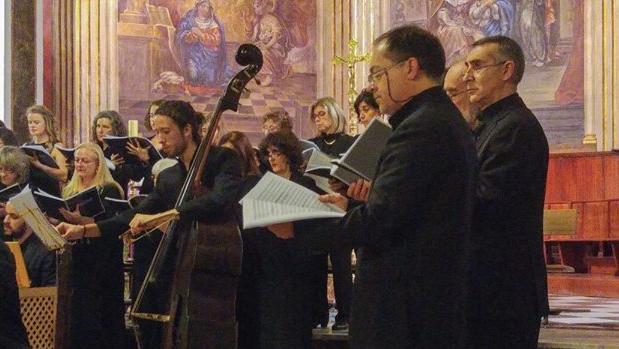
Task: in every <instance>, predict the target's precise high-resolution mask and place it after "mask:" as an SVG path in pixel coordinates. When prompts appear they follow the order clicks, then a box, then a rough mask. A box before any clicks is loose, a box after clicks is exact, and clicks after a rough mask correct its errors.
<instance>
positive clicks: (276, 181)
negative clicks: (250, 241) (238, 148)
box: [240, 172, 345, 229]
mask: <svg viewBox="0 0 619 349" xmlns="http://www.w3.org/2000/svg"><path fill="white" fill-rule="evenodd" d="M240 203H241V205H243V228H244V229H249V228H255V227H264V226H268V225H272V224H276V223H283V222H293V221H298V220H303V219H315V218H337V217H343V216H344V214H345V212H344V211H342V210H340V209H338V208H337V207H334V206H331V205H327V204H323V203H321V202H320V201H318V194H317V193H315V192H313V191H311V190H309V189H307V188H305V187H303V186H301V185H299V184H296V183H294V182H291V181H289V180H287V179H285V178H282V177H280V176H277V175H275V174H273V173H271V172H267V173H266V174H265V175H264V176H263V177H262V179H261V180H260V181H259V182H258V184H256V186H255V187H254V188H253V189H252V190H250V191H249V193H247V195H245V197H243V199H241V201H240Z"/></svg>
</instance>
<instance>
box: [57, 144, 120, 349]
mask: <svg viewBox="0 0 619 349" xmlns="http://www.w3.org/2000/svg"><path fill="white" fill-rule="evenodd" d="M74 161H75V172H74V173H73V177H72V178H71V180H70V181H69V183H67V185H66V186H65V188H64V189H63V191H62V196H63V197H69V196H71V195H74V194H76V193H78V192H80V191H83V190H85V189H88V188H90V187H93V186H94V187H96V188H97V189H98V190H99V196H100V197H101V200H102V202H103V207H104V208H105V213H103V214H101V215H99V216H97V217H94V218H93V217H84V216H82V215H80V213H79V210H76V211H74V212H70V211H67V210H62V211H61V213H62V215H63V216H64V217H65V219H66V220H67V222H70V223H73V224H87V223H92V222H95V221H98V220H100V219H105V218H109V217H112V216H113V215H114V214H115V213H116V212H112V210H113V209H112V207H113V206H112V205H107V204H106V200H105V199H104V198H105V197H110V198H116V199H121V198H123V191H122V188H121V187H120V185H119V184H118V183H117V182H115V181H114V179H113V178H112V174H111V173H110V171H109V169H108V168H107V166H106V164H105V158H104V156H103V151H102V150H101V148H100V147H99V146H98V145H97V144H95V143H84V144H81V145H79V146H78V147H77V148H76V149H75V160H74ZM121 233H122V232H118V234H107V235H105V236H102V237H101V238H98V239H83V241H81V242H80V243H78V244H77V245H76V246H75V247H74V248H73V260H72V262H73V263H72V273H73V278H72V282H73V285H72V286H73V299H72V302H73V303H72V312H71V341H72V343H73V344H74V345H75V347H78V348H122V347H123V340H122V338H123V333H124V317H123V314H124V304H123V271H122V268H123V260H122V242H121V241H120V240H119V239H118V238H116V236H115V235H120V234H121Z"/></svg>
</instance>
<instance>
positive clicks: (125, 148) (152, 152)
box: [103, 136, 163, 164]
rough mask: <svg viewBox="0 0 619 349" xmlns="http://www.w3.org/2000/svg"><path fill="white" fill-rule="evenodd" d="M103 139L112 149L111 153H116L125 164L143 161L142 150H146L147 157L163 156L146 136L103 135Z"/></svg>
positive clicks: (160, 157) (158, 157) (159, 157)
mask: <svg viewBox="0 0 619 349" xmlns="http://www.w3.org/2000/svg"><path fill="white" fill-rule="evenodd" d="M103 140H104V141H105V143H106V144H107V145H108V146H109V147H110V148H111V149H112V153H113V154H118V155H119V156H120V157H122V158H123V159H124V162H125V163H127V164H139V163H142V162H145V157H144V153H143V152H142V150H146V151H147V153H148V154H147V155H148V159H157V160H159V159H162V158H163V156H162V155H161V153H159V151H158V150H157V149H156V148H155V146H154V145H153V143H151V141H150V140H148V138H144V137H120V136H105V137H104V138H103Z"/></svg>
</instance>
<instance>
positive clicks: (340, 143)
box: [310, 97, 354, 331]
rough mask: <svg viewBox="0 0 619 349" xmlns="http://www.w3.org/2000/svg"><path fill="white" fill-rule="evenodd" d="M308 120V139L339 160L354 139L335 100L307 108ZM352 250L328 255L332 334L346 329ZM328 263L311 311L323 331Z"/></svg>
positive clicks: (325, 261)
mask: <svg viewBox="0 0 619 349" xmlns="http://www.w3.org/2000/svg"><path fill="white" fill-rule="evenodd" d="M310 111H311V115H310V117H311V118H312V121H313V122H314V125H315V126H316V130H317V131H318V135H317V137H315V138H312V139H310V141H312V142H314V143H315V144H316V145H317V146H318V148H319V149H320V150H321V151H322V152H323V153H326V154H327V155H329V156H331V157H335V158H339V157H340V156H341V154H343V153H345V152H346V151H347V150H348V148H350V146H351V145H352V143H353V141H354V138H353V137H351V136H349V135H347V134H346V133H345V130H346V116H345V115H344V111H343V110H342V108H340V106H339V105H338V104H337V102H336V101H335V99H333V98H331V97H324V98H321V99H319V100H317V101H316V102H315V103H314V104H312V107H311V109H310ZM351 253H352V249H350V248H347V247H343V248H338V249H334V250H332V251H330V252H329V256H330V258H331V265H332V268H333V286H334V289H335V298H336V300H335V303H336V306H337V315H336V317H335V324H334V325H333V327H332V329H333V330H334V331H346V330H348V319H349V316H350V304H351V298H352V265H351V263H352V262H351ZM327 273H328V263H327V256H325V257H324V258H323V260H322V272H321V274H320V275H318V276H317V277H318V281H317V284H318V286H317V289H316V292H317V296H316V297H317V298H318V299H319V301H317V302H318V303H319V304H318V305H317V306H316V309H315V310H314V311H315V317H316V318H315V319H314V320H315V324H317V325H320V326H321V327H323V328H325V327H326V326H327V324H328V321H329V305H328V301H327V296H326V290H327Z"/></svg>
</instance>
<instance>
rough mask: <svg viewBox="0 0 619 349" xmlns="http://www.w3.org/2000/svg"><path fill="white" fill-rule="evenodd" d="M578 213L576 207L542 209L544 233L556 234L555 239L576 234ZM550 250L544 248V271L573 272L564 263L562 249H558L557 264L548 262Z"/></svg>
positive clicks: (546, 234)
mask: <svg viewBox="0 0 619 349" xmlns="http://www.w3.org/2000/svg"><path fill="white" fill-rule="evenodd" d="M577 221H578V214H577V212H576V209H572V208H569V209H550V210H544V235H545V237H546V238H548V237H549V236H553V237H555V236H557V237H559V239H557V240H569V239H570V238H573V237H574V236H575V235H576V225H577ZM559 243H560V242H559ZM550 254H551V251H547V249H546V248H544V257H545V258H546V263H547V264H546V271H547V272H549V273H573V272H574V271H575V269H574V267H572V266H570V265H567V264H566V263H565V260H566V258H565V256H563V255H562V249H559V262H560V263H559V264H552V263H549V261H550V260H551V257H550Z"/></svg>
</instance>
